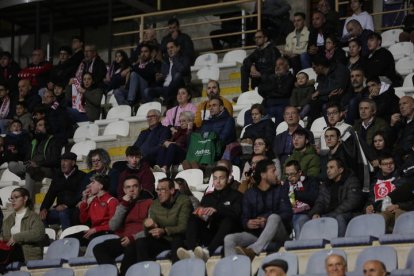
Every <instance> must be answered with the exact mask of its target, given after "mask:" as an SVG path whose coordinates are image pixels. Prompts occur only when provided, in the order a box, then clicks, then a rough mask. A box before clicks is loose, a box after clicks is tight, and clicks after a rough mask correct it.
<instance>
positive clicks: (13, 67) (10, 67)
mask: <svg viewBox="0 0 414 276" xmlns="http://www.w3.org/2000/svg"><path fill="white" fill-rule="evenodd" d="M19 72H20V66H19V64H17V62H15V61H14V60H13V56H12V55H11V53H10V52H6V51H4V52H0V83H6V84H7V86H8V87H9V89H10V92H11V93H10V96H11V97H12V100H15V99H16V97H17V83H18V82H19V78H18V76H17V74H18V73H19Z"/></svg>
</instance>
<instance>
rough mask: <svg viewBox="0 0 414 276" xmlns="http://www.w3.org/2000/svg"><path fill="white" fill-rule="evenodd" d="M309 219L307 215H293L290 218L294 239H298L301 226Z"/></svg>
mask: <svg viewBox="0 0 414 276" xmlns="http://www.w3.org/2000/svg"><path fill="white" fill-rule="evenodd" d="M310 219H311V218H310V217H309V216H308V215H307V214H294V215H293V218H292V224H293V229H294V230H295V239H296V240H297V239H299V235H300V231H301V230H302V226H303V225H304V224H305V223H306V222H307V221H308V220H310Z"/></svg>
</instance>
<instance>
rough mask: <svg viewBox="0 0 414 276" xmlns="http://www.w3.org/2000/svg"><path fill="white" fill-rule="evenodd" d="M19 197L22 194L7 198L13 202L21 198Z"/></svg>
mask: <svg viewBox="0 0 414 276" xmlns="http://www.w3.org/2000/svg"><path fill="white" fill-rule="evenodd" d="M21 197H23V196H15V197H10V198H9V201H10V202H13V201H16V200H18V199H19V198H21Z"/></svg>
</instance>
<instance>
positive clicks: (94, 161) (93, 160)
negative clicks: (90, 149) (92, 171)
mask: <svg viewBox="0 0 414 276" xmlns="http://www.w3.org/2000/svg"><path fill="white" fill-rule="evenodd" d="M99 162H101V159H92V163H99Z"/></svg>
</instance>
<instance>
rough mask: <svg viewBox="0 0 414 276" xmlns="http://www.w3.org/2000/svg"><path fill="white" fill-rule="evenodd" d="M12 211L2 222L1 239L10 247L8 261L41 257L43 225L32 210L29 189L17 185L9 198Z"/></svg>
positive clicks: (43, 236)
mask: <svg viewBox="0 0 414 276" xmlns="http://www.w3.org/2000/svg"><path fill="white" fill-rule="evenodd" d="M9 201H10V202H11V205H12V207H13V209H14V212H13V213H12V214H10V215H9V216H8V217H7V218H6V220H5V221H4V222H3V241H7V244H8V245H9V246H11V247H12V252H11V255H10V259H9V262H10V263H11V262H15V261H20V262H25V261H28V260H40V259H42V258H43V245H42V243H43V241H44V238H45V227H44V224H43V222H42V220H41V219H40V217H39V215H38V214H36V213H35V212H34V211H33V202H32V200H31V199H30V195H29V191H28V190H26V189H25V188H22V187H19V188H16V189H14V190H13V192H12V193H11V196H10V198H9Z"/></svg>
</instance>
